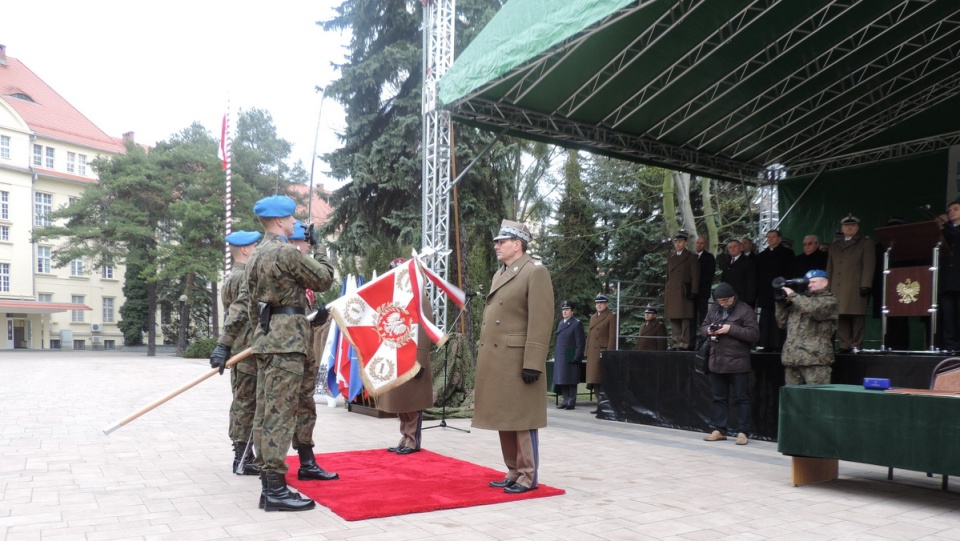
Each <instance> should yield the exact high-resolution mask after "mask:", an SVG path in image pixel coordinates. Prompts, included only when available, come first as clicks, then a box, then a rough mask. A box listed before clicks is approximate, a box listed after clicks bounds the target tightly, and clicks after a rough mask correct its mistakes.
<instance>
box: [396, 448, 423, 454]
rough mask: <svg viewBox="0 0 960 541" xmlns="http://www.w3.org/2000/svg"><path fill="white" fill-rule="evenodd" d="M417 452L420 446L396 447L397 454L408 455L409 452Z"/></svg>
mask: <svg viewBox="0 0 960 541" xmlns="http://www.w3.org/2000/svg"><path fill="white" fill-rule="evenodd" d="M419 452H420V448H419V447H418V448H416V449H414V448H413V447H398V448H397V454H398V455H409V454H411V453H419Z"/></svg>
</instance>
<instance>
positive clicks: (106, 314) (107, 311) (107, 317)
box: [103, 297, 115, 323]
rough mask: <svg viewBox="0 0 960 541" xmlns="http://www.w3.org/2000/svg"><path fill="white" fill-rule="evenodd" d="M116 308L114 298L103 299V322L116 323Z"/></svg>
mask: <svg viewBox="0 0 960 541" xmlns="http://www.w3.org/2000/svg"><path fill="white" fill-rule="evenodd" d="M114 306H115V301H114V298H113V297H104V298H103V322H104V323H115V321H114V317H115V316H114Z"/></svg>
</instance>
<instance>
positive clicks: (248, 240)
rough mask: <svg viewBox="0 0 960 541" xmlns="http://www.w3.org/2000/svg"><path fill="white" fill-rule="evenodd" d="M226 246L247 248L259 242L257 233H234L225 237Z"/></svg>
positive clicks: (258, 233)
mask: <svg viewBox="0 0 960 541" xmlns="http://www.w3.org/2000/svg"><path fill="white" fill-rule="evenodd" d="M225 240H226V241H227V244H229V245H230V246H249V245H251V244H253V243H254V242H257V241H258V240H260V232H259V231H243V230H240V231H234V232H233V233H230V234H229V235H227V236H226V239H225Z"/></svg>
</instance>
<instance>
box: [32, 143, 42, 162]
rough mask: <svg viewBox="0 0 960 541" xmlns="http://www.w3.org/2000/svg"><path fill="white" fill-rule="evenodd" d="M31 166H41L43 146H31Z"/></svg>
mask: <svg viewBox="0 0 960 541" xmlns="http://www.w3.org/2000/svg"><path fill="white" fill-rule="evenodd" d="M33 165H34V167H40V166H41V165H43V145H33Z"/></svg>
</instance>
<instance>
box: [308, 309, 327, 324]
mask: <svg viewBox="0 0 960 541" xmlns="http://www.w3.org/2000/svg"><path fill="white" fill-rule="evenodd" d="M329 317H330V310H327V307H326V306H324V305H322V304H321V305H320V306H319V307H317V315H315V316H313V319H312V320H311V321H310V325H311V326H313V327H314V328H316V327H320V326H321V325H323V324H324V323H326V322H327V319H328V318H329Z"/></svg>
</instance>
